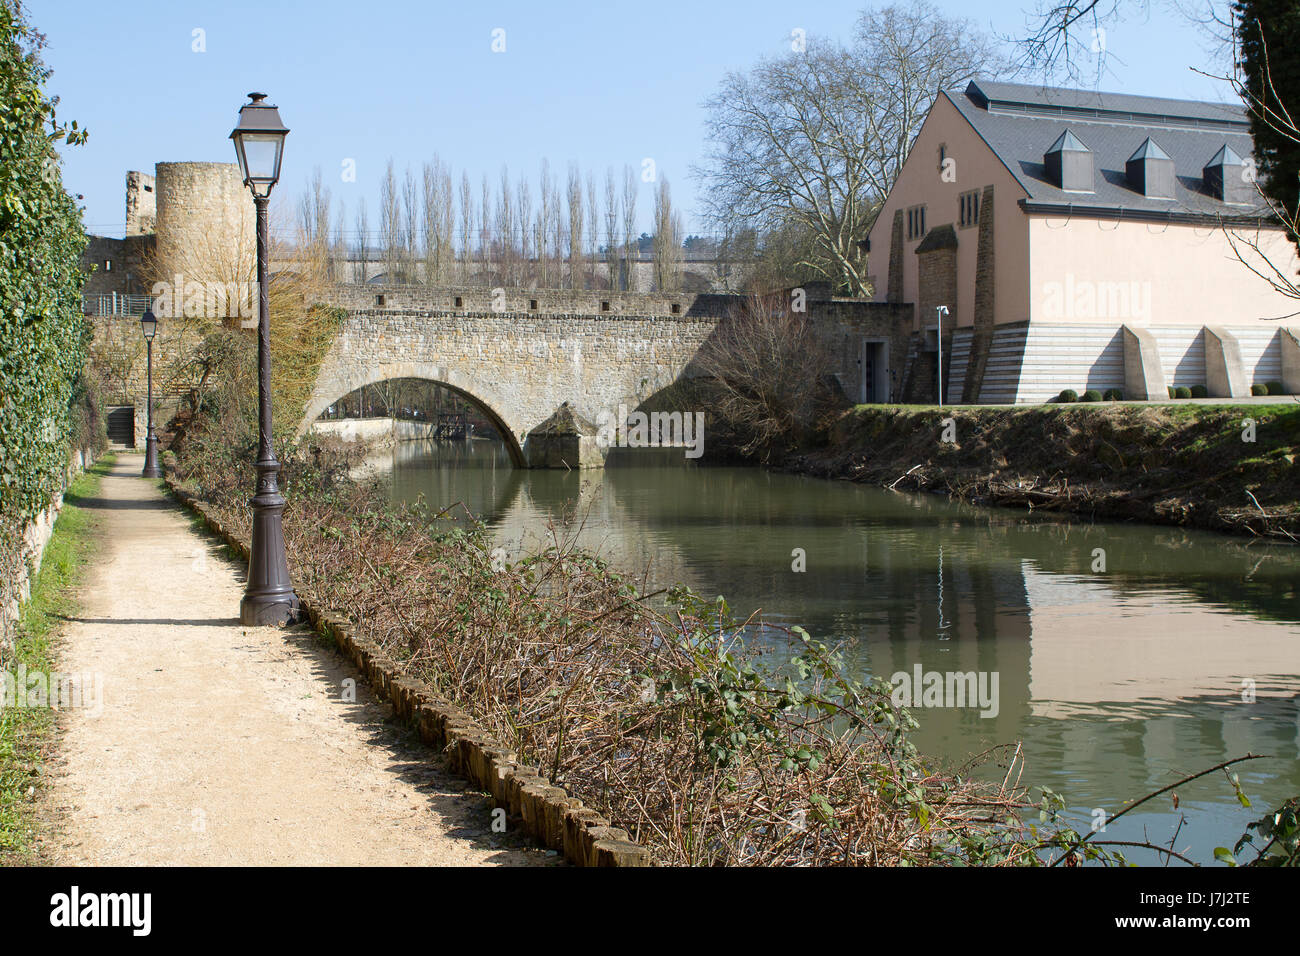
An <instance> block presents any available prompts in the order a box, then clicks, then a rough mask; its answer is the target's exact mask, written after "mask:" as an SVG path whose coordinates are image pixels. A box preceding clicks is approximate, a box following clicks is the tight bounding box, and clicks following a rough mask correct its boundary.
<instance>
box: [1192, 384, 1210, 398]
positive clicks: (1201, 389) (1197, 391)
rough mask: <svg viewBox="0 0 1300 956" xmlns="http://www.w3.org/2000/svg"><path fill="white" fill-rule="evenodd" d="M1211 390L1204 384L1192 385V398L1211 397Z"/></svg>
mask: <svg viewBox="0 0 1300 956" xmlns="http://www.w3.org/2000/svg"><path fill="white" fill-rule="evenodd" d="M1209 397H1210V392H1209V389H1207V388H1206V387H1205V386H1204V385H1193V386H1192V398H1209Z"/></svg>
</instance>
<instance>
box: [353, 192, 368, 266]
mask: <svg viewBox="0 0 1300 956" xmlns="http://www.w3.org/2000/svg"><path fill="white" fill-rule="evenodd" d="M369 238H370V221H369V219H368V217H367V216H366V200H365V198H364V197H362V199H361V200H360V202H359V203H358V204H357V239H356V244H355V246H354V247H353V250H352V258H353V259H354V260H355V261H356V262H357V263H358V268H359V269H360V272H359V273H358V275H357V277H356V281H357V282H365V281H366V278H367V276H366V263H367V262H368V261H369V260H370V250H369V248H368V247H367V243H368V241H369Z"/></svg>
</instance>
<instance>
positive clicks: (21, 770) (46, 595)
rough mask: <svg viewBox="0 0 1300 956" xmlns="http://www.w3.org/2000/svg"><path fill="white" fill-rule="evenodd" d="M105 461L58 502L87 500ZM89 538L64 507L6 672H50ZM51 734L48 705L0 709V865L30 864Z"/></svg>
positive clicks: (108, 460) (90, 548)
mask: <svg viewBox="0 0 1300 956" xmlns="http://www.w3.org/2000/svg"><path fill="white" fill-rule="evenodd" d="M112 460H113V456H112V455H106V456H104V457H103V458H101V459H100V460H99V462H98V463H96V464H95V465H94V466H92V467H91V468H90V470H89V471H87V472H85V473H83V474H81V475H79V476H78V477H77V478H76V480H74V481H73V482H72V486H71V487H70V488H69V489H68V491H69V493H68V495H67V496H66V497H67V498H68V499H69V500H70V501H75V500H78V499H85V498H93V497H94V496H95V495H96V493H97V492H98V490H99V483H100V480H101V479H102V478H103V476H104V475H105V474H106V473H107V471H108V468H109V466H110V465H111V464H112ZM95 538H96V518H95V515H94V513H93V512H91V511H89V510H87V509H86V508H83V507H78V506H76V505H73V504H70V503H66V502H65V504H64V507H63V511H62V512H60V514H59V518H58V521H56V522H55V524H54V534H53V535H52V536H51V538H50V543H49V544H48V545H47V546H46V548H45V557H44V559H43V560H42V562H41V570H40V572H39V573H38V574H37V576H36V580H35V581H34V582H33V584H32V598H31V600H30V601H29V602H28V603H27V604H26V605H25V606H24V608H23V613H22V618H21V620H19V622H18V638H17V641H16V647H15V654H14V659H13V662H12V664H11V665H10V670H11V672H12V671H15V670H16V669H17V668H18V666H19V665H20V664H26V665H27V670H28V672H31V671H41V672H44V673H47V674H48V673H51V672H52V671H54V669H55V661H54V660H53V657H52V653H51V640H52V638H53V636H54V634H55V632H56V630H57V629H58V626H59V624H60V622H61V620H62V618H64V617H66V616H68V615H70V614H72V613H75V611H76V610H77V587H78V586H79V585H80V584H81V582H82V580H83V579H84V577H85V573H86V569H87V567H88V566H89V564H90V561H91V559H92V558H93V556H94V552H95ZM54 731H55V721H54V712H53V711H51V710H49V709H48V708H17V707H5V708H2V709H0V865H14V864H23V863H33V862H38V861H36V860H35V858H34V856H35V849H34V838H35V834H36V827H35V824H36V820H35V802H34V801H33V799H32V796H29V793H31V794H34V793H35V789H39V787H40V782H41V781H40V772H41V766H42V764H43V762H44V758H45V756H46V754H47V753H48V752H49V749H50V747H51V746H52V744H53V742H54ZM34 788H35V789H34Z"/></svg>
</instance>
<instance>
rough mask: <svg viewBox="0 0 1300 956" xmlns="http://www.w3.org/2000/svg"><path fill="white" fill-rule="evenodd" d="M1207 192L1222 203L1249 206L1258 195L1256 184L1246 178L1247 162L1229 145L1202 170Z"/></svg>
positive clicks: (1220, 150) (1220, 149)
mask: <svg viewBox="0 0 1300 956" xmlns="http://www.w3.org/2000/svg"><path fill="white" fill-rule="evenodd" d="M1201 179H1202V181H1203V182H1204V183H1205V191H1206V192H1208V193H1209V194H1210V195H1211V196H1213V197H1214V198H1215V199H1217V200H1219V201H1220V202H1226V203H1232V204H1233V205H1239V206H1249V205H1251V204H1252V203H1254V202H1255V200H1256V198H1257V196H1258V194H1257V193H1256V191H1255V184H1254V183H1253V182H1251V181H1250V180H1248V179H1247V178H1246V161H1245V160H1244V159H1242V158H1241V156H1240V155H1238V153H1237V151H1236V150H1234V149H1233V148H1232V147H1231V146H1229V145H1228V144H1227V143H1224V144H1223V146H1222V147H1220V148H1219V151H1218V152H1217V153H1215V154H1214V156H1213V157H1212V158H1211V159H1210V161H1209V162H1208V163H1206V164H1205V167H1204V168H1203V169H1202V170H1201Z"/></svg>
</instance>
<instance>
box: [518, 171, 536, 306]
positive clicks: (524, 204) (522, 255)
mask: <svg viewBox="0 0 1300 956" xmlns="http://www.w3.org/2000/svg"><path fill="white" fill-rule="evenodd" d="M518 196H519V203H518V205H519V217H518V218H519V261H520V274H519V284H520V285H527V284H529V283H535V282H536V281H537V269H536V266H535V265H534V263H533V257H534V256H535V255H536V252H537V250H536V249H535V248H534V246H533V244H532V242H531V240H530V239H529V234H530V232H531V230H532V228H533V187H532V185H531V184H530V183H529V182H528V180H527V179H526V178H525V177H524V176H523V174H520V176H519V189H518Z"/></svg>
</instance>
